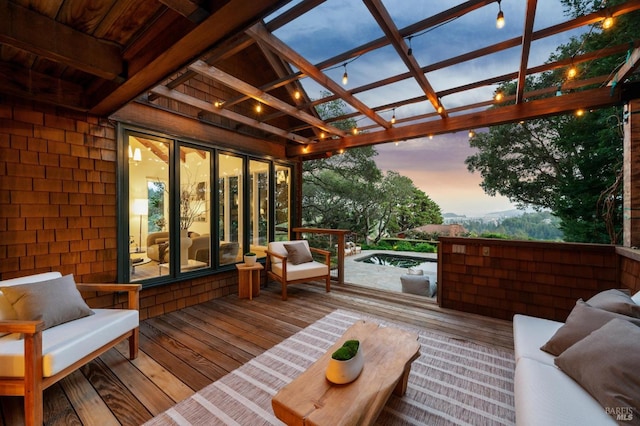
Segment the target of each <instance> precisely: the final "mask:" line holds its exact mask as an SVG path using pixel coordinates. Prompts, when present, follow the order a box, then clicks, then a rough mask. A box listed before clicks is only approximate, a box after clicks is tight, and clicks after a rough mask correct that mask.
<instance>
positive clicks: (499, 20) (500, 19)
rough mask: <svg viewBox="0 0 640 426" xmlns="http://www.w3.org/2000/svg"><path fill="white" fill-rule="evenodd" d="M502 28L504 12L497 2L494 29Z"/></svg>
mask: <svg viewBox="0 0 640 426" xmlns="http://www.w3.org/2000/svg"><path fill="white" fill-rule="evenodd" d="M503 27H504V12H503V11H502V5H501V0H498V17H497V18H496V28H498V29H500V28H503Z"/></svg>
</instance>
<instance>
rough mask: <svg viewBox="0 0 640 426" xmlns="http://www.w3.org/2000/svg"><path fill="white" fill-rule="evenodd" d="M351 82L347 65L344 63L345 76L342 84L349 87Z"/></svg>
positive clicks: (343, 75)
mask: <svg viewBox="0 0 640 426" xmlns="http://www.w3.org/2000/svg"><path fill="white" fill-rule="evenodd" d="M348 82H349V76H348V75H347V63H346V62H345V63H344V74H342V84H343V85H345V86H346V85H347V83H348Z"/></svg>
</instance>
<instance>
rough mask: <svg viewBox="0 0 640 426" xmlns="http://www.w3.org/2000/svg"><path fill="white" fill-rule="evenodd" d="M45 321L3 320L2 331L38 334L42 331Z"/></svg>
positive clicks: (1, 322) (0, 326)
mask: <svg viewBox="0 0 640 426" xmlns="http://www.w3.org/2000/svg"><path fill="white" fill-rule="evenodd" d="M43 327H44V321H42V320H36V321H23V320H2V321H0V333H22V334H36V333H40V332H42V330H43Z"/></svg>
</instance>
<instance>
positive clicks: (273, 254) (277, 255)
mask: <svg viewBox="0 0 640 426" xmlns="http://www.w3.org/2000/svg"><path fill="white" fill-rule="evenodd" d="M266 253H267V256H273V257H275V258H278V259H280V260H282V261H284V260H286V259H287V256H286V255H282V254H278V253H274V252H272V251H269V250H266Z"/></svg>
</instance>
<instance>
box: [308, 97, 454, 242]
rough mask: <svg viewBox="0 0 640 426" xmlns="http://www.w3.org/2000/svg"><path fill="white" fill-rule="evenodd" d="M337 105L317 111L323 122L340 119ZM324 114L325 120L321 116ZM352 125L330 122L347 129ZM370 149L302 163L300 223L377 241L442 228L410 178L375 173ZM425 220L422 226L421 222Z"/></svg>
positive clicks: (436, 213)
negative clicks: (424, 227)
mask: <svg viewBox="0 0 640 426" xmlns="http://www.w3.org/2000/svg"><path fill="white" fill-rule="evenodd" d="M344 109H345V104H344V102H343V101H341V100H336V101H331V102H327V103H325V104H322V105H320V106H319V108H318V112H319V114H320V116H322V117H323V118H324V119H327V118H329V117H331V116H339V115H343V114H344ZM326 114H328V115H326ZM353 124H354V123H352V122H349V121H343V122H338V123H334V125H336V126H337V127H340V128H343V129H348V128H351V127H353ZM376 155H378V153H377V151H376V150H375V148H373V147H372V146H369V147H361V148H353V149H350V150H347V151H345V152H344V153H342V154H339V155H333V156H330V157H328V158H323V159H318V160H311V161H306V162H304V163H303V175H302V180H303V188H302V194H303V195H302V219H303V222H304V223H305V225H312V226H318V227H327V228H342V229H350V230H353V231H354V232H356V233H358V235H362V236H364V237H365V238H366V239H367V240H368V241H369V240H372V241H374V242H377V241H379V240H380V238H382V237H384V236H388V235H389V233H390V232H397V231H399V230H402V229H403V227H404V226H410V225H413V226H420V225H424V224H428V223H442V215H441V213H440V208H439V207H438V205H437V204H436V203H434V202H433V201H431V200H430V199H429V197H428V196H427V195H426V194H425V193H424V192H422V191H420V190H418V189H417V188H416V187H415V185H414V184H413V182H412V181H411V179H409V178H407V177H405V176H400V175H399V174H398V173H397V172H393V171H390V172H387V173H386V175H385V174H383V173H382V171H381V170H380V169H379V168H378V166H377V165H376V163H375V161H374V157H375V156H376ZM422 220H425V221H426V222H421V221H422Z"/></svg>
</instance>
